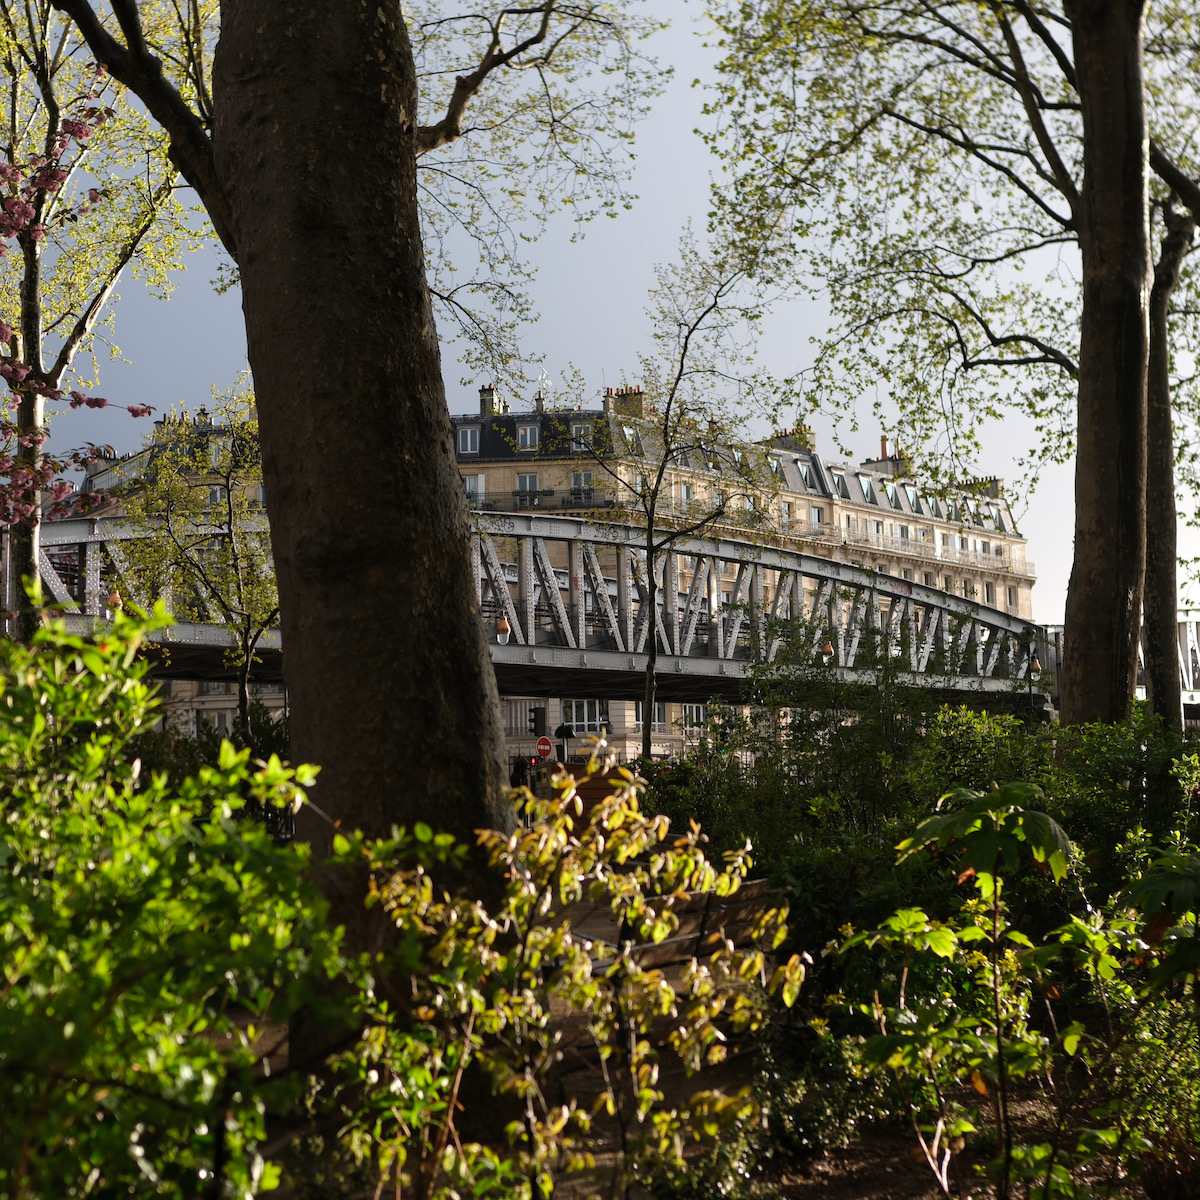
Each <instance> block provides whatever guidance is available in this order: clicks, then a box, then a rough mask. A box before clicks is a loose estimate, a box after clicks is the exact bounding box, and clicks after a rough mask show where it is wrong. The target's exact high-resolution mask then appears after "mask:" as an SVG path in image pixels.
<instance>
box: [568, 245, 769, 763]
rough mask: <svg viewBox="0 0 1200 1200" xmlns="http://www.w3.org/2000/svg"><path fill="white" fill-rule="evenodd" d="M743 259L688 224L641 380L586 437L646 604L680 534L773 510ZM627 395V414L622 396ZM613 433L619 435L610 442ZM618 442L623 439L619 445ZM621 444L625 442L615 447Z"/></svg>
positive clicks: (651, 683) (650, 644)
mask: <svg viewBox="0 0 1200 1200" xmlns="http://www.w3.org/2000/svg"><path fill="white" fill-rule="evenodd" d="M749 265H750V264H749V263H748V262H743V261H736V260H731V259H730V258H728V257H722V256H721V255H713V254H710V253H706V252H705V251H703V250H702V249H700V248H699V247H697V246H696V244H695V242H694V241H693V239H692V237H691V236H690V234H689V235H685V237H684V238H683V240H682V241H681V243H680V251H679V255H678V257H677V259H676V260H675V261H674V262H673V263H671V264H670V265H666V266H660V267H659V268H658V270H657V285H656V287H655V289H654V291H653V292H652V293H651V304H650V308H649V309H648V316H649V317H650V319H651V322H652V325H653V329H654V338H655V341H656V343H657V353H656V354H651V355H645V356H643V357H642V360H641V371H642V386H641V387H640V388H639V390H638V392H637V393H636V395H632V396H631V395H629V394H628V393H626V395H625V396H624V397H617V398H615V400H614V404H615V405H616V407H617V411H616V415H615V417H614V422H613V423H614V424H615V425H616V427H617V430H618V434H617V436H616V437H610V436H609V434H608V432H607V431H606V432H605V433H604V435H603V436H601V437H598V438H595V440H594V441H591V442H589V443H586V444H585V445H584V446H583V447H582V448H583V450H584V451H585V452H587V453H589V454H590V455H591V457H592V459H593V461H594V462H595V463H596V465H597V467H598V468H599V469H600V470H601V472H603V474H604V475H605V476H606V478H607V489H608V490H609V491H610V492H611V493H612V495H613V496H614V498H615V500H616V501H617V504H618V505H619V506H620V507H621V509H623V510H624V511H625V512H626V513H627V514H628V515H629V517H630V518H631V519H632V520H633V521H635V522H636V523H638V524H639V525H641V527H642V547H643V553H644V563H645V577H644V579H642V580H641V582H640V586H641V587H643V588H644V589H645V594H644V605H645V609H646V611H647V612H649V613H651V614H657V613H658V612H659V610H660V606H661V604H662V603H663V600H664V599H665V601H666V603H668V604H671V605H674V604H675V603H676V602H677V597H676V596H673V595H670V594H669V593H667V594H664V591H665V589H667V588H668V587H676V586H677V584H675V583H672V582H671V580H672V579H673V578H675V577H674V575H673V574H672V573H670V572H664V571H663V569H662V565H661V564H662V563H663V562H664V561H666V556H667V555H669V554H671V553H673V548H674V546H675V544H676V543H677V542H679V541H680V540H681V539H683V538H687V537H690V536H692V535H694V534H697V533H700V532H702V531H704V530H706V529H709V528H711V527H712V526H714V525H717V524H723V523H731V524H735V525H736V524H742V523H757V522H759V521H761V520H763V519H765V518H767V517H768V516H769V507H768V505H767V498H768V497H769V495H770V494H771V493H772V492H773V491H774V490H775V487H776V484H775V478H774V476H773V475H772V473H771V470H770V468H769V466H768V465H767V462H766V461H765V460H764V457H763V454H762V450H761V448H760V447H756V446H751V445H750V444H749V439H748V437H747V436H746V431H745V421H746V416H747V413H748V410H749V409H751V408H754V409H757V410H759V411H760V412H766V411H768V409H770V408H773V407H775V406H778V405H779V404H780V395H781V393H780V391H779V389H777V388H776V387H775V386H774V383H773V381H770V380H767V379H764V378H762V377H761V376H756V375H755V374H754V373H753V371H752V369H751V368H752V367H753V361H754V360H753V354H752V346H753V344H754V340H755V338H754V332H755V322H756V320H757V317H758V315H759V312H760V310H761V308H762V304H763V299H764V298H763V296H762V295H761V294H758V293H757V291H756V289H755V288H754V287H753V285H752V284H751V282H750V280H749V278H748V274H749V272H748V267H749ZM622 405H623V406H625V416H624V419H622V413H621V406H622ZM614 443H616V445H615V446H614ZM621 443H623V445H622V444H621ZM614 450H619V451H620V453H614ZM645 647H646V684H645V689H644V691H643V693H642V757H643V758H646V759H649V758H650V757H651V752H652V739H653V732H654V730H653V725H654V710H655V705H656V702H657V700H656V698H657V693H658V655H659V649H660V635H659V630H658V627H657V620H653V621H652V622H648V623H647V627H646V642H645Z"/></svg>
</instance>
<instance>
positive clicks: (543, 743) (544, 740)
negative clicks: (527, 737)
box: [537, 737, 554, 758]
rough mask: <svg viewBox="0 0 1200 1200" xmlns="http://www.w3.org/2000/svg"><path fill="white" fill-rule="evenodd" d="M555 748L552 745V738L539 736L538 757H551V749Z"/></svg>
mask: <svg viewBox="0 0 1200 1200" xmlns="http://www.w3.org/2000/svg"><path fill="white" fill-rule="evenodd" d="M553 748H554V747H553V746H551V745H550V739H549V738H548V737H540V738H538V740H537V752H538V758H549V757H550V751H551V750H552V749H553Z"/></svg>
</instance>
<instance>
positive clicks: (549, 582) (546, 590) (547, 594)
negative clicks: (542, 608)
mask: <svg viewBox="0 0 1200 1200" xmlns="http://www.w3.org/2000/svg"><path fill="white" fill-rule="evenodd" d="M533 562H534V567H535V569H536V570H537V574H538V578H539V581H540V582H541V585H542V597H543V599H544V600H545V601H546V602H548V603H549V605H550V614H551V616H552V617H553V618H554V624H555V627H556V628H557V630H558V635H559V637H561V638H562V639H563V641H564V642H565V643H566V644H567V646H568V647H569V648H570V649H572V650H574V649H575V648H576V647H577V645H578V643H577V642H576V641H575V635H574V633H573V632H572V631H571V622H570V619H569V618H568V617H567V610H566V606H565V605H564V604H563V600H562V593H561V592H560V591H559V590H558V576H557V575H555V573H554V567H553V566H552V565H551V563H550V552H549V551H548V550H547V549H546V539H545V538H540V537H535V538H534V539H533Z"/></svg>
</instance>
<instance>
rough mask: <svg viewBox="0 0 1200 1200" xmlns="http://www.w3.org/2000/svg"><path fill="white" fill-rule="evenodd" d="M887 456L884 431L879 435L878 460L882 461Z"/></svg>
mask: <svg viewBox="0 0 1200 1200" xmlns="http://www.w3.org/2000/svg"><path fill="white" fill-rule="evenodd" d="M887 456H888V452H887V434H886V433H881V434H880V435H879V460H880V462H882V461H883V460H884V459H886V458H887Z"/></svg>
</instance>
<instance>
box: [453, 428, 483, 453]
mask: <svg viewBox="0 0 1200 1200" xmlns="http://www.w3.org/2000/svg"><path fill="white" fill-rule="evenodd" d="M458 452H459V454H478V453H479V426H478V425H471V426H468V427H467V428H465V429H460V430H459V431H458Z"/></svg>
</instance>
